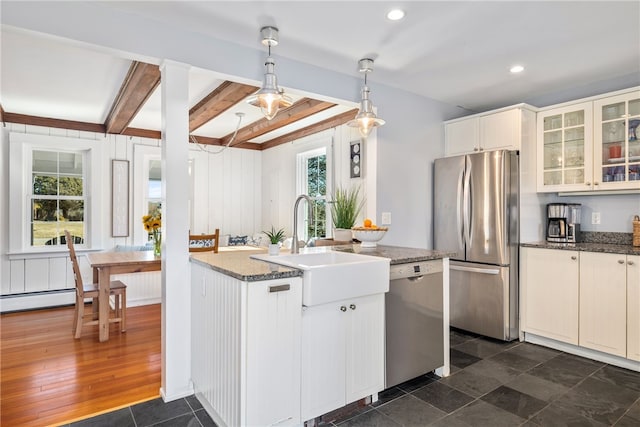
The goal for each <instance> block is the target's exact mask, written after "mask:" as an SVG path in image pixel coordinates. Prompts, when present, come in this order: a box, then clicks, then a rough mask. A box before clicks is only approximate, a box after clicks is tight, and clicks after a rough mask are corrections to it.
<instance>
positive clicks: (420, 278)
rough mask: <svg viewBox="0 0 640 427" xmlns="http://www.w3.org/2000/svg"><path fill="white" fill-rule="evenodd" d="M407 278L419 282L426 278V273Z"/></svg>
mask: <svg viewBox="0 0 640 427" xmlns="http://www.w3.org/2000/svg"><path fill="white" fill-rule="evenodd" d="M407 279H408V280H409V281H410V282H419V281H420V280H422V279H424V274H423V275H421V276H413V277H407Z"/></svg>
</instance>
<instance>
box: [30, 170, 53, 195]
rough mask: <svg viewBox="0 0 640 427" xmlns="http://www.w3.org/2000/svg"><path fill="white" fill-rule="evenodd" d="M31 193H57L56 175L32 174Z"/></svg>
mask: <svg viewBox="0 0 640 427" xmlns="http://www.w3.org/2000/svg"><path fill="white" fill-rule="evenodd" d="M33 194H35V195H38V196H55V195H57V194H58V177H56V176H47V175H37V174H33Z"/></svg>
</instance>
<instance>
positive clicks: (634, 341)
mask: <svg viewBox="0 0 640 427" xmlns="http://www.w3.org/2000/svg"><path fill="white" fill-rule="evenodd" d="M627 359H631V360H636V361H638V362H640V255H639V256H636V255H627Z"/></svg>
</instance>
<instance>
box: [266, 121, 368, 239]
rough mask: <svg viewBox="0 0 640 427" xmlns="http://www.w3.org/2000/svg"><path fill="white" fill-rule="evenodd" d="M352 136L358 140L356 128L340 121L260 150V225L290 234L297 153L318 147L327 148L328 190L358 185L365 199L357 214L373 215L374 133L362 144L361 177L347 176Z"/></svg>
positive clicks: (362, 216)
mask: <svg viewBox="0 0 640 427" xmlns="http://www.w3.org/2000/svg"><path fill="white" fill-rule="evenodd" d="M356 140H360V136H359V134H358V131H357V130H356V129H355V128H351V127H348V126H346V125H343V126H339V127H337V128H334V129H328V130H325V131H323V132H320V133H317V134H314V135H310V136H308V137H305V138H301V139H299V140H296V141H293V142H291V143H287V144H282V145H279V146H277V147H274V148H270V149H268V150H265V151H263V152H262V172H263V175H262V186H261V191H262V219H263V224H262V228H261V229H262V230H268V229H270V227H271V225H273V226H274V227H276V228H280V227H282V228H284V229H285V232H286V234H287V236H291V235H292V234H293V205H294V202H295V199H296V197H297V196H298V194H297V191H296V165H297V155H298V154H300V153H303V152H305V151H310V150H313V149H316V148H321V147H325V148H326V149H327V175H328V185H329V187H328V191H329V192H331V191H332V189H333V188H335V187H336V186H341V187H349V186H360V193H361V195H362V196H363V197H364V199H365V207H364V208H363V211H362V213H361V215H360V218H367V217H368V218H375V216H376V212H375V209H376V205H375V200H376V182H375V177H376V149H375V144H376V141H375V134H372V135H371V136H370V137H369V140H368V141H366V142H364V143H363V144H362V150H363V157H364V170H363V172H362V175H361V177H360V178H351V176H350V169H349V168H350V156H349V150H350V142H351V141H356ZM332 185H333V187H332ZM300 209H301V210H302V209H303V208H300Z"/></svg>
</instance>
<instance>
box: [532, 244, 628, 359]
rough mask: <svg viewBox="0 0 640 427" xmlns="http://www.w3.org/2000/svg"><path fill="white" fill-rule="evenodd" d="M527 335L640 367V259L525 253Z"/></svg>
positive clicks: (546, 251)
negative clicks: (575, 346)
mask: <svg viewBox="0 0 640 427" xmlns="http://www.w3.org/2000/svg"><path fill="white" fill-rule="evenodd" d="M520 272H521V286H522V292H521V295H522V305H521V308H522V314H523V319H524V322H523V325H522V330H523V331H524V332H528V333H532V334H535V335H539V336H542V337H547V338H551V339H554V340H557V341H562V342H566V343H569V344H573V345H579V346H581V347H585V348H590V349H593V350H598V351H601V352H604V353H608V354H612V355H616V356H619V357H624V358H627V359H631V360H636V361H640V256H636V255H619V254H608V253H600V252H578V251H567V250H557V249H541V248H522V250H521V268H520Z"/></svg>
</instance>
